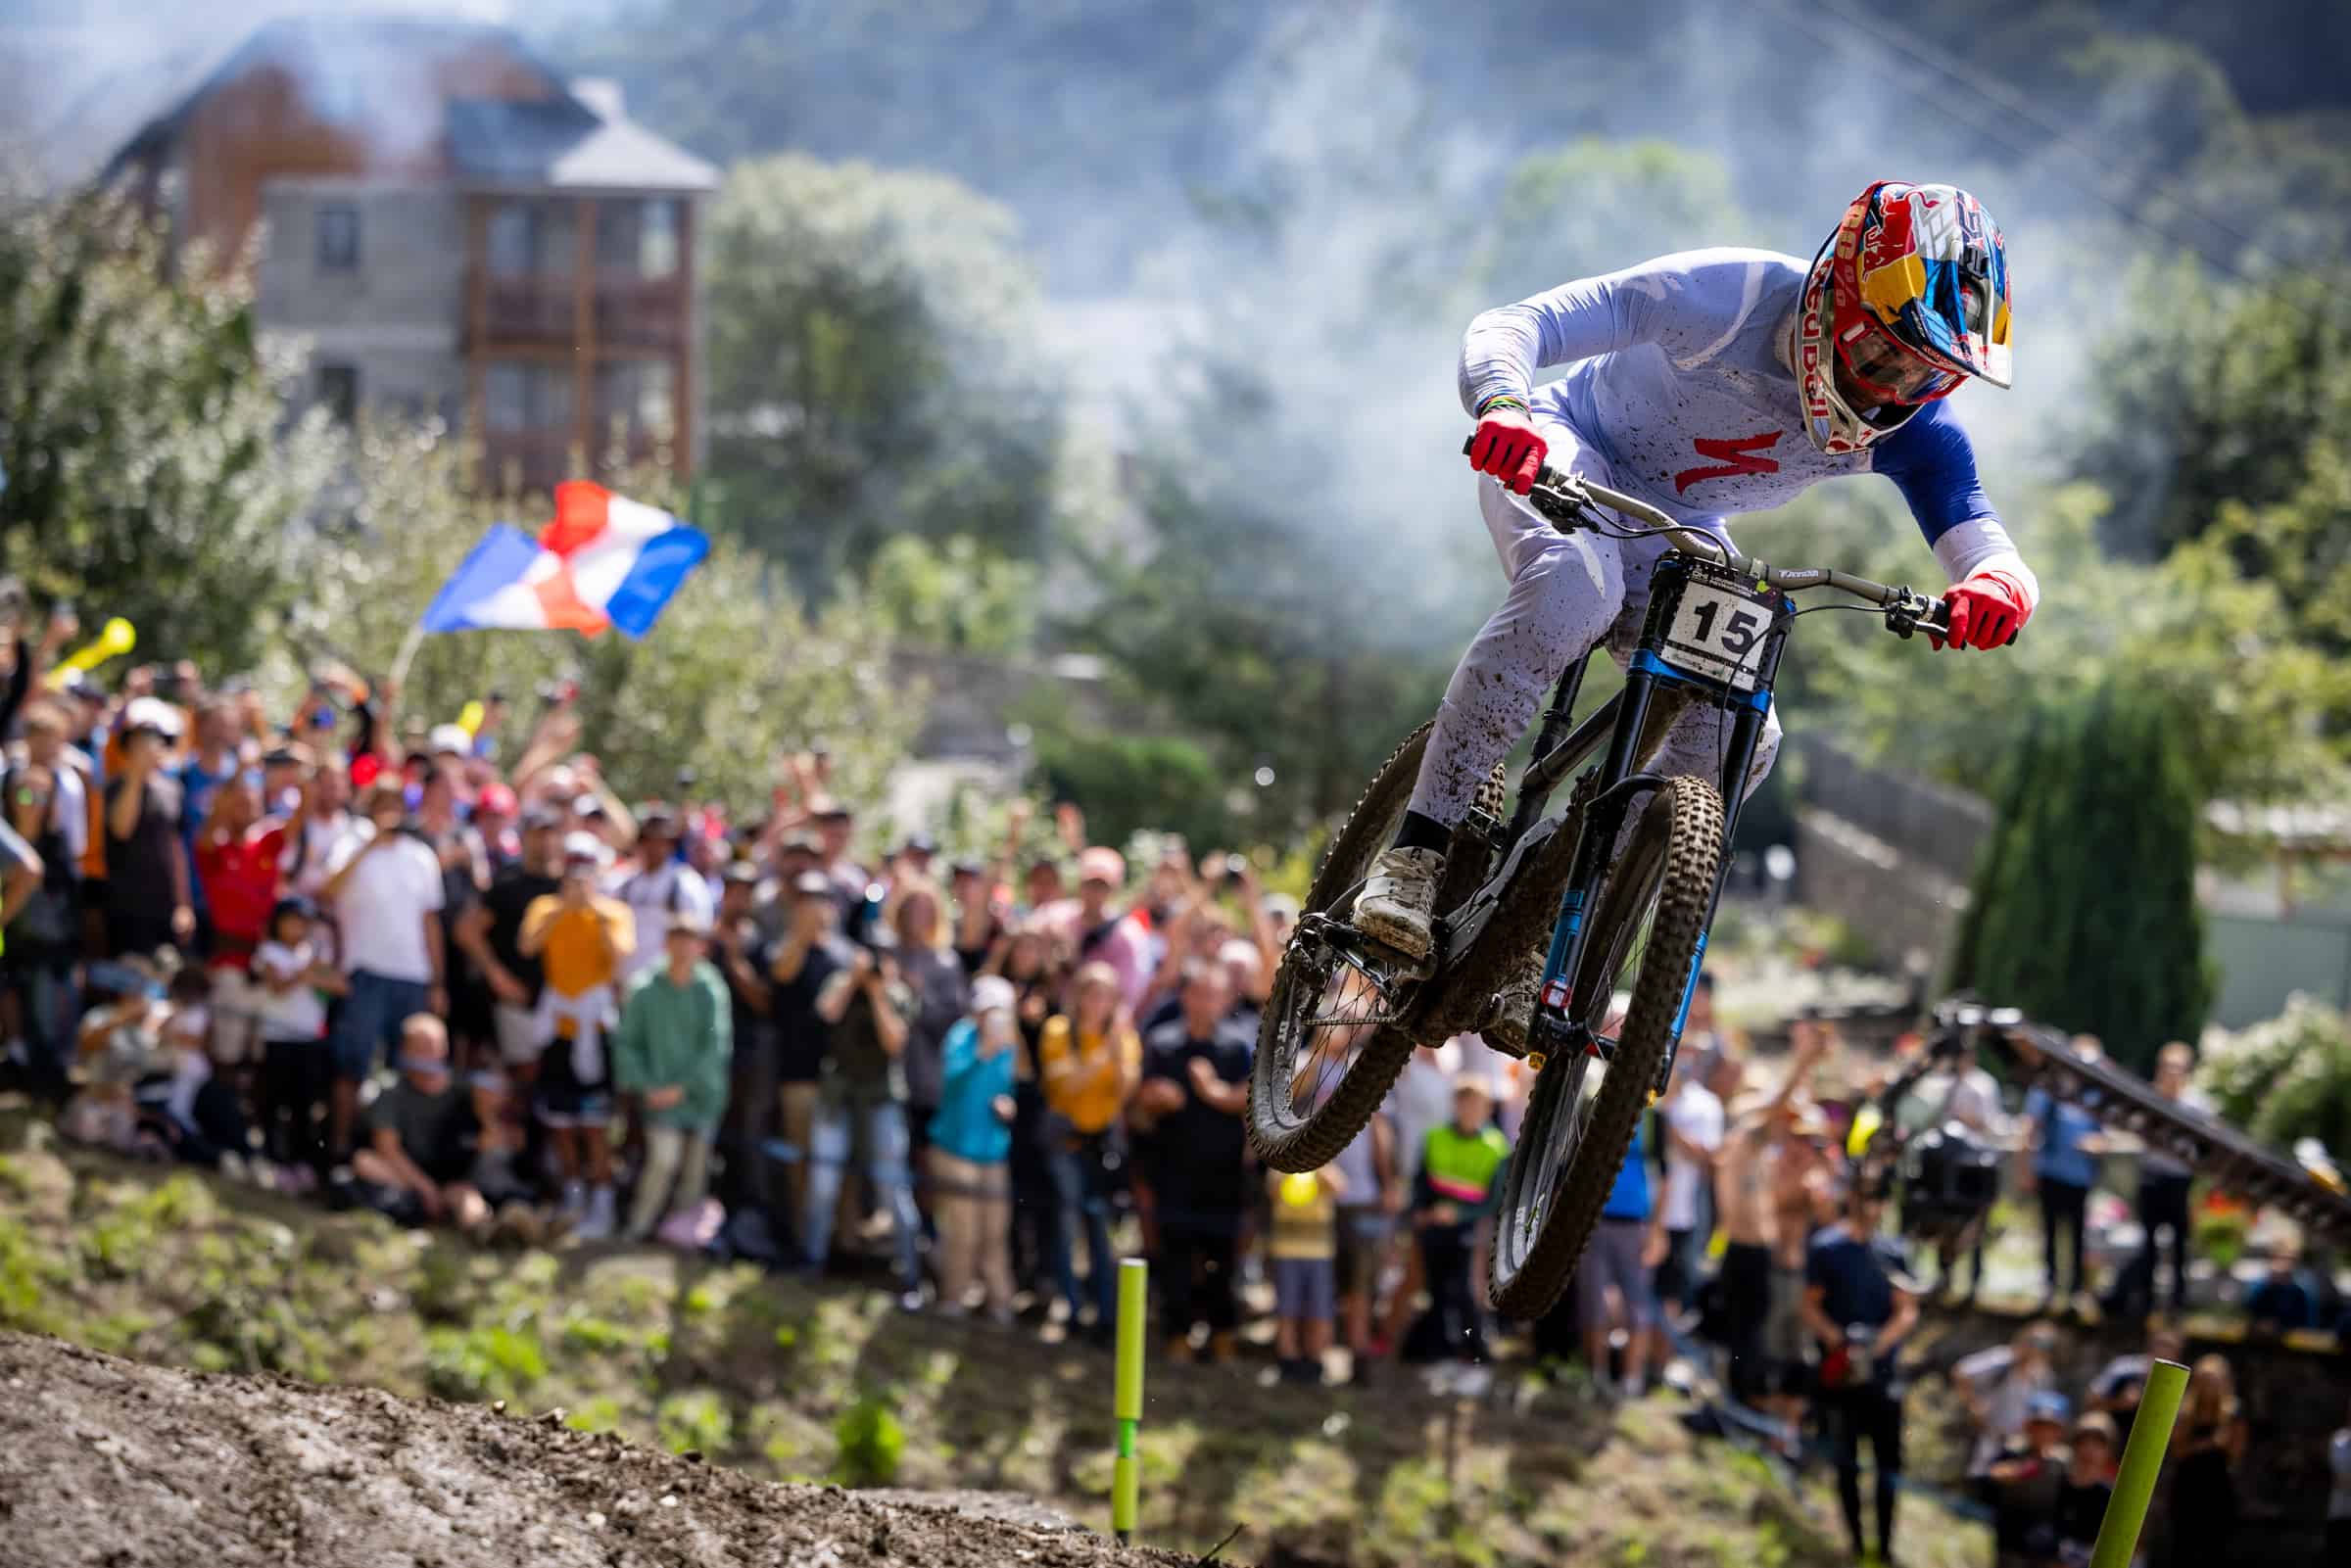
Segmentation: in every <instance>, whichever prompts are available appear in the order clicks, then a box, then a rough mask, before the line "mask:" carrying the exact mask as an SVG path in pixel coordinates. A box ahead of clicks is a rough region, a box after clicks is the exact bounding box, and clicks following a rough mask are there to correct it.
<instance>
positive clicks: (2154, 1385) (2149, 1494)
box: [2089, 1361, 2187, 1568]
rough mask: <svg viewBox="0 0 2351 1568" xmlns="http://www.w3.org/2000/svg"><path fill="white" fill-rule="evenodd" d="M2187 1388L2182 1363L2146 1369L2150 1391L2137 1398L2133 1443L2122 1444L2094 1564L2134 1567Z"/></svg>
mask: <svg viewBox="0 0 2351 1568" xmlns="http://www.w3.org/2000/svg"><path fill="white" fill-rule="evenodd" d="M2186 1388H2187V1368H2186V1367H2184V1366H2182V1365H2181V1364H2180V1363H2179V1362H2178V1361H2157V1362H2155V1363H2154V1364H2153V1365H2151V1366H2149V1367H2148V1368H2147V1384H2146V1389H2145V1391H2144V1392H2143V1393H2141V1394H2140V1395H2139V1397H2138V1414H2137V1415H2135V1416H2134V1417H2133V1418H2132V1421H2131V1441H2130V1442H2128V1443H2126V1444H2124V1445H2123V1462H2122V1466H2121V1468H2120V1469H2118V1470H2117V1471H2116V1472H2115V1477H2114V1495H2113V1496H2112V1497H2109V1498H2107V1500H2106V1517H2105V1518H2104V1519H2102V1520H2100V1521H2099V1523H2098V1544H2097V1545H2096V1546H2094V1547H2092V1548H2091V1550H2090V1554H2089V1568H2130V1565H2131V1558H2132V1554H2133V1553H2134V1552H2135V1551H2136V1550H2137V1549H2138V1532H2139V1528H2140V1526H2142V1525H2144V1524H2145V1523H2146V1522H2147V1504H2148V1503H2149V1502H2151V1501H2153V1500H2154V1497H2155V1478H2156V1476H2157V1475H2158V1474H2160V1473H2161V1471H2162V1469H2163V1450H2164V1449H2167V1448H2169V1447H2170V1446H2171V1441H2172V1423H2173V1422H2175V1421H2177V1420H2178V1419H2179V1418H2180V1396H2181V1395H2182V1394H2183V1392H2185V1390H2186Z"/></svg>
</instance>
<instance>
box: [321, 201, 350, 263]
mask: <svg viewBox="0 0 2351 1568" xmlns="http://www.w3.org/2000/svg"><path fill="white" fill-rule="evenodd" d="M359 266H360V210H359V209H358V208H356V207H354V206H352V205H351V204H350V203H349V202H327V203H325V204H324V205H322V206H321V207H320V208H319V209H318V270H319V271H321V272H356V271H358V270H359Z"/></svg>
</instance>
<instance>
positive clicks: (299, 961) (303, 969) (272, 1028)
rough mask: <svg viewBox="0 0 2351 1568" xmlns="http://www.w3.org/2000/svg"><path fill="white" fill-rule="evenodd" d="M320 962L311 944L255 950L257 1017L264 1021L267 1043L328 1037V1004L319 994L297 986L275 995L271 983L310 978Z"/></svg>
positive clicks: (277, 944) (271, 944) (266, 944)
mask: <svg viewBox="0 0 2351 1568" xmlns="http://www.w3.org/2000/svg"><path fill="white" fill-rule="evenodd" d="M317 962H318V954H317V951H316V949H315V948H313V947H312V945H311V944H310V943H309V942H300V943H297V944H296V945H294V946H292V947H288V946H286V944H285V943H283V942H264V943H263V944H262V945H261V946H260V947H258V948H256V949H255V950H254V955H253V977H254V981H255V990H256V993H257V994H258V996H259V997H260V1001H261V1005H260V1006H259V1007H258V1008H256V1009H255V1010H254V1016H255V1017H256V1018H257V1019H259V1020H260V1021H261V1028H262V1038H263V1039H264V1040H315V1039H319V1038H321V1037H323V1036H324V1035H325V1033H326V1004H325V1003H324V1002H322V1001H320V1000H319V999H318V993H317V992H316V991H313V990H312V989H311V988H310V987H309V986H307V985H297V986H295V987H294V988H293V989H292V990H290V991H271V990H269V989H268V987H267V982H268V981H269V980H272V979H280V980H282V979H284V978H285V977H286V976H287V975H289V974H309V973H310V972H311V966H312V965H313V964H315V963H317Z"/></svg>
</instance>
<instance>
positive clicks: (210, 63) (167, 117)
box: [106, 16, 718, 190]
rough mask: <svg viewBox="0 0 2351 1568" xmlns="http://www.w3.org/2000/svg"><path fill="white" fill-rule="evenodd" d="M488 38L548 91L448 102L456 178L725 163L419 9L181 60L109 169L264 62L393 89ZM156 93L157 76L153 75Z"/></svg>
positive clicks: (510, 34)
mask: <svg viewBox="0 0 2351 1568" xmlns="http://www.w3.org/2000/svg"><path fill="white" fill-rule="evenodd" d="M478 46H492V47H496V48H497V49H499V50H500V51H501V52H503V53H504V54H505V55H506V56H507V57H508V58H510V59H512V60H513V61H514V62H516V63H517V64H518V65H520V66H522V67H524V68H526V69H527V70H529V71H533V72H534V73H536V74H537V75H538V76H539V77H540V78H541V81H542V82H543V84H544V85H545V87H546V89H547V91H548V93H549V95H550V96H549V97H548V98H547V99H545V100H543V101H539V102H498V101H491V100H480V99H453V100H451V101H449V103H448V104H447V106H446V109H445V111H444V116H445V122H443V123H436V124H434V125H433V126H432V129H434V130H435V131H441V130H446V132H447V134H448V137H449V146H450V153H451V157H452V160H453V162H454V163H455V165H456V171H457V174H458V177H459V178H461V179H468V180H480V181H483V182H486V183H499V184H530V185H534V186H540V185H554V186H560V187H565V188H571V189H588V188H600V189H615V188H617V189H630V190H708V189H711V188H713V187H714V186H716V185H717V183H718V170H717V169H716V168H714V167H713V166H710V165H709V164H706V163H704V162H702V161H701V160H700V159H698V158H696V157H694V156H693V155H692V154H689V153H687V152H685V151H684V150H683V149H681V148H679V147H677V146H675V145H673V144H672V143H670V142H668V141H665V140H663V139H662V138H661V137H659V136H656V135H654V134H653V133H652V132H651V131H648V130H647V129H646V128H645V127H643V126H641V125H639V124H637V123H636V122H635V121H633V120H631V119H628V117H627V116H626V114H625V113H624V112H622V110H621V107H620V99H619V94H618V91H617V89H616V88H614V87H612V86H611V85H610V84H606V83H600V82H599V83H588V82H582V83H577V84H575V83H571V82H567V81H566V80H565V79H564V78H563V76H562V74H561V73H560V72H558V71H556V70H555V69H554V68H553V67H552V66H551V65H549V64H548V63H547V62H546V61H545V60H544V59H542V58H541V57H540V56H539V55H538V53H537V52H536V51H534V50H533V49H532V48H531V47H530V46H529V45H528V44H527V43H525V42H524V41H523V39H522V37H521V35H520V34H518V33H516V32H515V31H514V30H513V29H512V28H510V27H503V26H498V25H494V24H487V23H472V22H456V21H443V20H432V19H420V18H415V17H378V16H339V17H293V18H286V19H283V20H280V21H276V22H271V23H267V24H264V25H263V26H261V27H258V28H256V29H255V30H254V31H253V32H252V33H251V34H249V35H248V36H247V37H245V38H244V39H243V40H242V41H239V42H236V43H232V44H229V45H226V46H224V47H223V48H220V49H217V50H215V51H212V52H210V53H209V54H207V55H204V56H201V57H195V58H183V59H181V60H179V61H177V62H174V63H173V70H172V71H170V72H169V75H170V79H171V84H170V85H169V87H168V90H167V91H165V92H163V93H162V94H160V95H159V96H158V97H155V98H151V99H150V100H149V101H150V102H160V103H161V104H162V105H163V107H162V108H161V109H160V110H158V111H157V112H156V113H154V114H153V115H152V116H151V117H150V118H148V119H146V120H144V121H143V122H141V123H140V124H139V125H138V128H137V129H136V130H134V131H132V132H131V133H130V134H129V136H128V137H127V138H126V139H125V140H123V141H122V142H121V144H120V147H119V149H118V150H117V151H116V152H115V154H114V156H113V157H112V158H111V159H110V160H109V161H108V163H107V166H106V167H107V172H109V173H112V172H114V171H115V170H117V169H119V168H120V167H121V166H123V165H124V164H125V163H127V162H129V161H130V160H132V159H134V158H137V157H139V156H141V155H142V154H143V153H145V152H148V151H150V150H152V149H154V148H156V147H159V146H161V145H165V144H168V142H169V141H170V139H171V138H172V137H173V136H174V135H176V134H177V133H178V131H179V130H180V128H181V127H182V126H183V125H184V124H185V123H186V122H187V119H188V117H189V116H190V115H191V114H193V113H194V112H195V110H196V108H197V106H198V105H200V104H202V103H203V102H204V100H205V99H206V98H207V97H209V96H211V95H212V94H213V93H215V92H217V91H218V90H219V89H221V88H222V87H224V86H226V85H227V84H228V83H230V82H232V81H234V80H236V79H237V78H238V77H239V76H241V75H243V74H244V73H245V72H247V71H251V70H253V69H255V68H256V67H258V66H263V65H277V66H282V67H285V68H287V69H289V70H291V71H296V72H297V73H300V74H305V75H316V74H318V73H319V72H320V71H324V72H326V73H327V74H328V76H329V77H330V78H336V79H340V78H345V77H348V78H350V79H354V80H365V81H369V82H372V83H376V84H379V95H380V92H381V87H380V84H384V83H392V84H394V85H395V88H396V87H397V84H398V81H399V74H400V65H401V63H402V62H405V61H412V60H414V59H415V58H416V57H417V55H418V54H420V53H422V52H424V51H428V50H429V51H433V52H442V51H455V50H458V49H464V48H468V47H478ZM149 88H150V91H153V90H154V86H153V83H152V82H151V83H150V84H149Z"/></svg>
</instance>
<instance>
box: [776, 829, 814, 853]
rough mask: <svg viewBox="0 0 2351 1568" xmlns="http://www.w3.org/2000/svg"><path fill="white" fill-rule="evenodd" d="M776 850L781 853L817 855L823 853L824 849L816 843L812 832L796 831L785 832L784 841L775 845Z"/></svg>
mask: <svg viewBox="0 0 2351 1568" xmlns="http://www.w3.org/2000/svg"><path fill="white" fill-rule="evenodd" d="M776 852H777V853H778V854H782V855H819V854H822V853H824V849H823V846H821V845H820V844H818V843H817V841H816V835H815V834H814V833H811V832H789V833H786V834H785V835H784V841H783V842H782V843H781V844H778V845H777V846H776Z"/></svg>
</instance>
